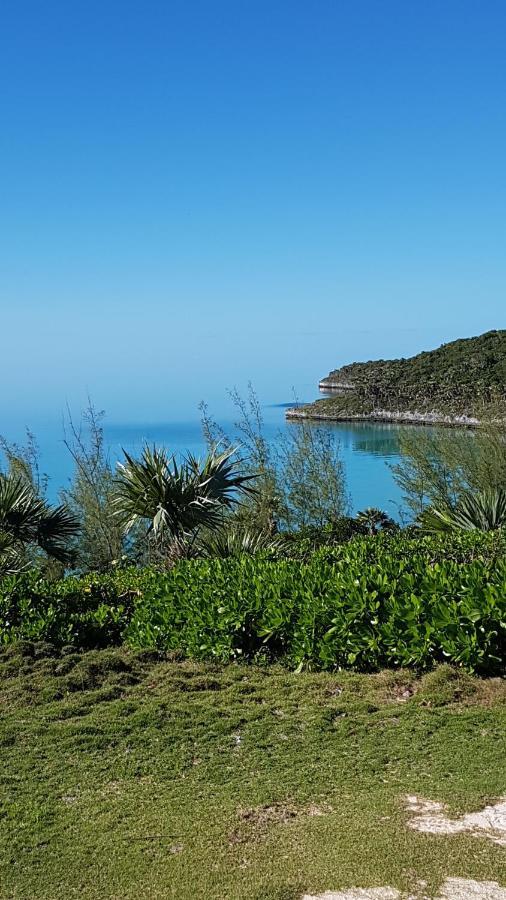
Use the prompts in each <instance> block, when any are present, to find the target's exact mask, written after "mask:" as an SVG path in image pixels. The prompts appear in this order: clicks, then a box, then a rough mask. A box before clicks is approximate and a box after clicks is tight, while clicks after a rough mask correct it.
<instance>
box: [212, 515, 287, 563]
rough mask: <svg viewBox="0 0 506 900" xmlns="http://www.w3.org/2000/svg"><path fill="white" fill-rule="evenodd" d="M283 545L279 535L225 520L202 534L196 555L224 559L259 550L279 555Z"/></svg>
mask: <svg viewBox="0 0 506 900" xmlns="http://www.w3.org/2000/svg"><path fill="white" fill-rule="evenodd" d="M284 546H285V542H284V540H283V537H281V536H280V535H276V534H272V533H271V532H270V531H258V530H252V529H248V528H247V527H244V526H243V525H241V523H240V522H226V523H225V525H224V526H223V527H222V528H220V529H218V530H216V531H211V532H209V533H208V534H204V535H203V536H202V538H201V539H200V540H199V541H198V544H197V547H196V552H197V555H198V556H204V557H207V558H209V559H213V558H215V559H226V558H227V557H229V556H241V555H243V554H246V553H247V554H250V555H254V554H257V553H260V552H267V553H269V554H270V555H272V556H279V555H282V553H283V550H284Z"/></svg>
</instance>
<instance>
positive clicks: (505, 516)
mask: <svg viewBox="0 0 506 900" xmlns="http://www.w3.org/2000/svg"><path fill="white" fill-rule="evenodd" d="M505 526H506V490H504V489H503V488H491V489H489V490H485V491H478V492H477V493H471V492H467V493H465V494H463V495H462V496H461V498H460V500H459V501H458V502H457V503H456V504H455V506H453V507H449V506H437V505H434V506H431V507H429V508H428V509H426V510H424V512H423V513H422V515H421V516H420V527H421V528H422V529H423V530H424V531H427V532H434V533H437V532H448V531H475V530H476V531H495V530H496V529H498V528H504V527H505Z"/></svg>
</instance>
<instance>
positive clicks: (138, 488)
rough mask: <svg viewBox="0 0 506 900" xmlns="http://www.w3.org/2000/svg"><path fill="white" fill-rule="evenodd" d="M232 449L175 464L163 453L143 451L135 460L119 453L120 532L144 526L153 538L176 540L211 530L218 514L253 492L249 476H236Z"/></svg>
mask: <svg viewBox="0 0 506 900" xmlns="http://www.w3.org/2000/svg"><path fill="white" fill-rule="evenodd" d="M234 452H235V451H234V449H232V448H229V449H227V450H225V451H224V452H222V453H218V452H217V451H214V452H212V453H210V454H209V455H208V456H207V457H206V459H205V460H204V461H203V462H201V461H200V460H198V459H197V458H196V457H194V456H192V455H191V454H188V455H187V456H186V457H185V458H184V459H183V461H182V462H181V463H180V464H179V463H178V462H177V460H176V459H175V457H174V456H171V455H169V454H168V453H167V452H166V451H165V450H163V449H157V448H156V447H154V448H150V447H147V446H146V447H144V450H143V452H142V456H141V458H140V459H134V458H133V457H132V456H130V455H129V454H128V453H126V452H125V462H124V463H120V464H119V465H118V476H117V478H116V498H115V504H116V510H117V513H118V515H119V516H120V518H121V519H122V520H123V522H124V525H125V529H126V530H127V531H128V530H130V529H131V528H132V527H133V526H134V525H135V524H136V522H138V521H139V520H144V521H147V522H148V523H149V524H148V532H153V533H154V535H155V536H161V535H169V536H172V537H180V536H182V535H185V534H189V533H191V532H193V531H195V529H197V528H199V527H206V528H209V529H212V528H216V527H217V526H218V525H220V524H221V523H222V520H223V513H224V511H225V510H226V509H230V508H231V507H232V506H233V505H234V504H236V503H237V502H239V500H240V497H241V495H244V494H249V493H252V492H253V491H254V488H253V487H252V485H251V483H250V482H251V480H252V479H253V478H254V477H255V476H253V475H244V474H242V473H241V472H240V460H237V459H235V460H233V459H232V458H231V457H232V456H233V454H234Z"/></svg>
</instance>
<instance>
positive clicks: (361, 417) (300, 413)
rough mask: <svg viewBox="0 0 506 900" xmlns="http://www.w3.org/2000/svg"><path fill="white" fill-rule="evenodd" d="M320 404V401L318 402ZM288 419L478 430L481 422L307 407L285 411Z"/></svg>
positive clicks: (431, 415) (384, 411) (436, 414)
mask: <svg viewBox="0 0 506 900" xmlns="http://www.w3.org/2000/svg"><path fill="white" fill-rule="evenodd" d="M316 402H318V401H316ZM285 418H286V419H314V420H315V421H319V422H377V423H380V422H385V423H390V424H397V425H426V426H430V425H444V426H447V427H449V428H477V427H478V426H479V425H480V420H479V419H476V418H475V417H474V416H465V415H460V416H458V415H454V416H449V415H444V414H443V413H439V412H436V411H433V412H430V413H421V412H417V411H411V410H405V411H401V410H397V411H393V410H388V409H377V410H374V411H373V412H370V413H366V412H364V413H343V414H342V415H338V414H336V413H325V412H323V411H322V412H321V413H318V412H313V411H311V412H308V411H307V407H306V408H304V407H300V408H298V407H290V408H289V409H287V410H286V411H285Z"/></svg>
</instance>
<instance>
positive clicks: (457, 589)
mask: <svg viewBox="0 0 506 900" xmlns="http://www.w3.org/2000/svg"><path fill="white" fill-rule="evenodd" d="M505 555H506V537H505V536H504V535H503V534H502V533H501V532H494V533H490V534H488V535H483V534H479V533H470V534H465V533H462V534H459V535H451V536H449V537H443V538H435V537H419V538H416V539H412V538H408V537H406V536H405V535H403V534H402V533H400V534H398V535H394V536H390V535H388V534H384V535H380V536H378V537H375V538H355V539H354V540H352V541H350V542H348V543H347V544H342V545H340V546H336V547H324V548H322V549H321V550H318V551H316V552H315V553H314V554H313V555H312V557H311V558H310V559H309V560H308V561H305V560H304V561H301V560H297V559H277V560H273V559H271V558H268V555H265V554H259V555H257V556H250V555H242V556H238V557H237V556H230V557H229V558H226V559H211V560H205V559H201V560H191V561H187V562H181V563H179V564H178V565H177V566H175V567H174V568H173V569H171V570H170V571H169V572H167V573H161V572H153V571H149V570H143V571H142V570H141V571H139V570H125V571H122V572H117V573H114V574H112V575H108V576H104V575H102V576H100V575H93V576H87V577H85V578H81V579H79V578H68V579H66V580H64V581H62V582H58V583H57V584H56V585H55V584H51V583H50V582H47V581H46V582H45V581H44V580H41V579H40V578H37V577H36V576H35V575H33V574H32V575H30V576H24V577H20V578H18V579H16V578H11V579H4V581H3V582H2V584H1V588H0V609H1V622H2V624H1V627H0V636H1V639H2V641H4V642H8V641H11V640H15V639H17V638H28V639H30V640H36V639H37V640H51V641H53V642H54V643H56V644H60V645H61V644H76V645H78V646H82V645H85V646H90V645H91V646H93V645H105V644H107V643H109V642H111V641H112V642H115V641H120V640H126V641H127V643H129V644H131V645H132V646H134V647H139V648H153V649H161V650H165V651H167V650H170V651H177V652H180V653H183V654H184V655H185V656H189V657H193V658H199V659H209V658H214V659H217V660H228V659H231V658H232V659H233V658H238V657H247V658H256V659H258V658H261V657H266V658H267V659H274V658H276V659H280V660H282V661H284V662H285V663H287V664H288V665H290V666H292V667H295V668H300V667H302V666H304V667H306V666H309V667H314V668H323V669H335V668H336V667H337V668H339V667H352V668H356V669H359V670H361V671H370V670H375V669H377V668H379V667H385V666H393V667H398V666H414V667H416V668H420V669H423V668H428V667H430V666H431V665H433V664H434V662H436V661H440V660H447V661H450V662H453V663H454V664H456V665H459V666H462V667H464V668H466V669H468V670H469V671H477V672H481V673H490V674H491V673H501V672H502V671H503V669H504V659H505V650H506V625H505V622H506V562H505Z"/></svg>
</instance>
